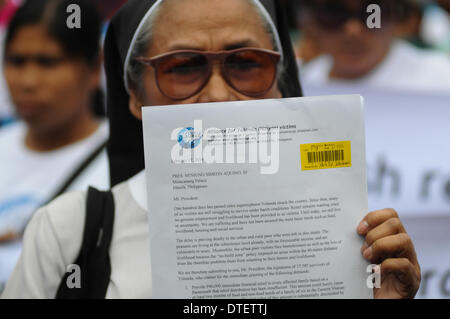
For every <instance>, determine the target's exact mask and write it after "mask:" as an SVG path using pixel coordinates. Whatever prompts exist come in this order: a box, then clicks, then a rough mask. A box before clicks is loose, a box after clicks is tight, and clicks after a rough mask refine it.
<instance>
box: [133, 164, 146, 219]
mask: <svg viewBox="0 0 450 319" xmlns="http://www.w3.org/2000/svg"><path fill="white" fill-rule="evenodd" d="M128 188H129V190H130V193H131V196H132V197H133V199H134V200H135V201H136V203H138V205H139V206H140V207H141V208H142V209H143V210H145V211H147V207H148V206H147V183H146V181H145V170H143V171H140V172H139V173H138V174H136V175H135V176H133V177H132V178H130V179H129V180H128Z"/></svg>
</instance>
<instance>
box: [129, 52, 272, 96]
mask: <svg viewBox="0 0 450 319" xmlns="http://www.w3.org/2000/svg"><path fill="white" fill-rule="evenodd" d="M280 58H281V55H280V54H279V53H278V52H274V51H271V50H265V49H258V48H240V49H236V50H229V51H216V52H208V51H195V50H181V51H174V52H169V53H165V54H162V55H158V56H156V57H153V58H146V57H139V58H136V60H137V61H139V62H140V63H143V64H144V65H147V66H152V67H154V69H155V77H156V83H157V86H158V88H159V90H160V91H161V92H162V93H163V94H164V95H165V96H167V97H169V98H171V99H174V100H183V99H187V98H189V97H192V96H194V95H195V94H197V93H199V92H200V91H201V90H202V89H203V88H204V87H205V86H206V84H207V83H208V81H209V79H210V77H211V75H212V71H213V63H214V62H215V61H218V62H219V64H220V71H221V74H222V77H223V78H224V79H225V81H226V82H227V83H228V85H230V86H231V87H232V88H233V89H235V90H236V91H238V92H240V93H242V94H244V95H246V96H250V97H260V96H263V95H264V94H265V93H267V92H268V91H269V90H270V89H271V88H272V86H273V84H274V82H275V79H276V76H277V65H278V62H279V61H280Z"/></svg>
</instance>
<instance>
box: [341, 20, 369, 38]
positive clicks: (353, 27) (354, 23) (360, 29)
mask: <svg viewBox="0 0 450 319" xmlns="http://www.w3.org/2000/svg"><path fill="white" fill-rule="evenodd" d="M366 27H367V26H366V25H365V24H364V23H363V22H362V21H360V20H358V19H354V18H353V19H350V20H348V21H347V22H346V23H345V25H344V32H345V34H347V35H351V36H359V35H361V34H362V33H364V29H365V28H366Z"/></svg>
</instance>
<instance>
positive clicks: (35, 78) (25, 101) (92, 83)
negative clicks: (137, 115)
mask: <svg viewBox="0 0 450 319" xmlns="http://www.w3.org/2000/svg"><path fill="white" fill-rule="evenodd" d="M72 3H75V4H78V5H79V6H80V8H81V21H82V27H81V28H80V29H76V28H73V29H71V28H68V27H67V24H66V21H67V18H68V15H69V13H67V12H66V8H67V6H68V5H69V4H72ZM100 26H101V19H100V17H99V15H98V14H97V11H96V9H95V6H94V5H93V4H92V3H91V2H90V1H89V0H31V1H27V2H25V3H24V5H23V6H22V7H20V8H19V9H18V11H17V12H16V14H15V16H14V17H13V19H12V20H11V23H10V25H9V28H8V30H7V34H6V39H5V49H4V61H3V63H4V76H5V79H6V82H7V85H8V87H9V90H10V94H11V97H12V100H13V102H14V106H15V111H16V112H17V115H18V116H19V118H20V119H21V121H18V122H16V123H13V124H11V125H8V126H5V127H4V128H2V129H1V130H0V154H1V155H0V284H1V283H2V282H3V283H4V282H5V281H6V279H7V277H8V275H9V273H10V272H11V271H12V268H13V266H14V264H15V262H16V260H17V258H18V256H19V253H20V250H21V240H20V237H21V233H22V232H23V230H24V228H25V226H26V224H27V222H28V220H29V219H30V217H31V215H32V214H33V212H34V211H35V210H36V209H37V208H38V207H39V206H41V205H43V204H45V203H47V202H48V201H50V200H52V199H53V198H54V197H56V196H57V195H59V194H61V193H63V192H64V191H66V190H76V189H79V190H85V189H87V186H88V185H93V186H96V187H98V188H103V189H107V188H109V170H108V162H107V156H106V150H105V143H106V141H107V139H108V125H107V123H106V121H104V120H101V119H100V118H101V117H104V112H105V110H104V103H103V100H102V92H101V91H99V76H100V65H101V57H100Z"/></svg>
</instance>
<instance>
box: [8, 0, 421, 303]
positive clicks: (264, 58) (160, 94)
mask: <svg viewBox="0 0 450 319" xmlns="http://www.w3.org/2000/svg"><path fill="white" fill-rule="evenodd" d="M279 4H280V2H279V1H277V0H227V1H223V0H208V1H203V0H163V1H161V0H158V1H142V0H129V1H128V2H127V4H125V5H124V7H122V9H121V10H120V11H119V12H118V13H117V15H116V16H115V17H114V18H113V20H112V22H111V24H110V26H109V29H108V33H107V36H106V40H105V69H106V75H107V83H108V100H107V101H108V109H109V112H108V116H109V120H110V129H111V137H110V145H109V146H110V147H109V148H108V155H109V160H110V167H111V179H112V183H113V185H115V186H114V187H113V189H112V195H113V199H114V200H113V206H114V219H113V221H111V220H110V219H109V226H110V227H107V226H105V227H103V228H99V229H98V232H95V233H94V234H93V237H94V238H95V241H94V243H95V245H93V246H94V248H93V249H92V251H91V252H90V253H92V254H94V255H95V257H96V260H99V261H100V263H94V266H96V267H94V268H89V265H87V268H88V269H86V268H84V271H83V270H82V274H86V273H87V276H89V274H90V273H92V272H93V271H95V273H96V274H97V275H98V277H103V278H102V281H101V282H100V283H98V284H99V285H101V286H103V287H100V286H99V285H95V286H94V287H91V288H92V289H93V290H95V294H91V291H90V290H89V288H90V287H89V286H90V285H93V284H92V283H90V282H89V280H88V281H85V282H84V284H86V285H87V286H86V285H84V284H82V285H81V287H80V289H87V291H86V295H84V297H85V298H87V297H89V296H92V295H94V296H96V297H97V298H103V297H106V298H151V297H152V269H151V260H150V256H151V254H150V238H151V234H149V228H148V219H147V209H150V207H148V206H147V202H146V197H145V194H146V182H145V175H144V173H143V169H144V165H143V149H142V140H143V136H142V123H140V119H141V118H142V117H141V107H142V105H173V104H183V103H199V102H203V103H207V102H219V101H236V100H248V99H265V98H280V97H294V96H301V94H302V93H301V88H300V85H299V81H298V70H297V67H296V63H295V57H294V52H293V49H292V45H291V42H290V38H289V33H288V30H287V27H286V25H285V24H284V21H283V20H282V19H278V20H277V16H278V15H277V13H280V12H281V11H279V10H280V7H279ZM180 46H183V48H185V50H183V49H180ZM180 50H181V51H180ZM186 50H189V51H186ZM206 53H208V54H209V56H210V57H211V56H215V57H216V58H219V59H221V58H220V57H224V56H228V57H227V58H226V59H224V60H221V61H219V63H220V64H219V65H216V64H215V63H214V64H210V63H209V61H208V58H206V57H205V54H206ZM224 53H225V54H224ZM151 58H153V59H151ZM150 60H151V61H153V63H151V62H149V61H150ZM158 84H159V85H158ZM130 111H131V112H130ZM116 184H117V185H116ZM86 198H88V199H90V198H91V197H87V196H86V193H85V192H75V193H69V194H64V195H63V196H61V197H59V198H57V199H56V200H55V201H53V202H52V203H50V204H49V205H47V206H45V207H43V208H41V209H40V210H39V211H38V212H37V213H36V214H35V215H34V216H33V219H32V220H31V221H30V223H29V225H28V227H27V229H26V231H25V236H24V238H25V239H24V242H25V243H24V251H23V253H22V255H21V257H20V259H19V262H18V264H17V266H16V268H15V270H14V272H13V275H12V276H11V279H10V280H9V281H8V283H7V285H6V288H5V291H4V293H3V295H2V298H54V297H55V296H58V295H59V292H60V289H61V288H63V290H66V291H67V290H70V289H67V287H66V288H64V287H65V286H67V281H64V280H63V278H64V276H65V274H66V273H67V272H68V270H67V269H68V267H69V269H70V266H71V265H72V264H74V262H75V261H76V260H77V255H79V254H80V250H82V247H84V241H83V237H84V236H83V229H87V228H86V225H85V220H87V219H88V218H90V217H91V216H92V214H95V213H96V212H97V213H98V211H94V210H92V211H89V210H87V209H86ZM86 211H89V214H87V213H86ZM111 224H112V225H111ZM105 225H106V224H105ZM87 226H90V225H87ZM109 228H112V236H111V237H110V235H111V232H110V231H109V230H108V229H109ZM89 229H90V228H89ZM103 230H104V231H103ZM355 232H357V233H359V235H361V236H364V237H365V238H366V244H365V245H363V246H362V250H361V252H362V254H363V256H364V257H365V258H366V259H367V260H370V261H372V262H378V263H380V264H381V276H382V283H381V288H379V289H377V290H376V291H375V296H376V297H377V298H408V297H414V295H415V293H416V292H417V289H418V287H419V283H420V267H419V265H418V262H417V256H416V254H415V250H414V246H413V244H412V241H411V239H410V238H409V236H408V234H407V233H406V231H405V229H404V227H403V225H402V223H401V221H400V220H399V219H398V216H397V214H396V213H395V211H394V210H391V209H384V210H379V211H375V212H371V213H369V214H367V215H366V217H365V218H364V219H363V220H362V221H361V223H360V224H359V227H358V225H355ZM105 233H107V234H108V235H104V234H105ZM105 238H110V239H111V241H110V244H109V243H107V245H105V242H107V241H108V240H105ZM97 247H107V249H108V251H107V252H108V256H103V255H100V256H98V255H96V252H97ZM358 253H359V252H358ZM106 257H107V258H106ZM105 273H107V274H106V276H105ZM155 275H158V274H155ZM82 276H83V275H82ZM83 278H86V276H85V277H83ZM91 279H92V281H94V282H95V281H96V278H95V277H92V278H91ZM103 279H104V280H103ZM81 280H83V279H81ZM77 289H78V288H77ZM72 291H73V290H72ZM69 294H70V292H69Z"/></svg>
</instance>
